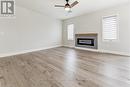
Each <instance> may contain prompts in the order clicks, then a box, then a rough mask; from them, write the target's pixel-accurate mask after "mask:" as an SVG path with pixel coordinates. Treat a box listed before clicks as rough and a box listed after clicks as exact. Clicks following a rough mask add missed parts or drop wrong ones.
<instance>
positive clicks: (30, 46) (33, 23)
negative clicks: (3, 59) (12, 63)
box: [0, 7, 62, 56]
mask: <svg viewBox="0 0 130 87" xmlns="http://www.w3.org/2000/svg"><path fill="white" fill-rule="evenodd" d="M61 41H62V23H61V21H60V20H56V19H53V18H50V17H48V16H45V15H43V14H40V13H36V12H33V11H31V10H28V9H25V8H22V7H16V18H12V19H9V18H6V19H3V18H0V56H7V55H11V54H15V53H22V52H26V51H31V50H36V49H44V48H48V47H55V46H59V45H61Z"/></svg>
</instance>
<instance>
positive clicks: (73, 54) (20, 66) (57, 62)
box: [0, 47, 130, 87]
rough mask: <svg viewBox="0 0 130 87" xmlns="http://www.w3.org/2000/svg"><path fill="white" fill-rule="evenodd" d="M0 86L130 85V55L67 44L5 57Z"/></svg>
mask: <svg viewBox="0 0 130 87" xmlns="http://www.w3.org/2000/svg"><path fill="white" fill-rule="evenodd" d="M0 87H130V57H126V56H120V55H113V54H103V53H96V52H90V51H84V50H76V49H72V48H66V47H58V48H52V49H48V50H41V51H37V52H31V53H26V54H21V55H16V56H11V57H4V58H0Z"/></svg>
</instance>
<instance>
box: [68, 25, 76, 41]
mask: <svg viewBox="0 0 130 87" xmlns="http://www.w3.org/2000/svg"><path fill="white" fill-rule="evenodd" d="M67 33H68V40H74V24H70V25H68V26H67Z"/></svg>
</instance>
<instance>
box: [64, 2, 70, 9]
mask: <svg viewBox="0 0 130 87" xmlns="http://www.w3.org/2000/svg"><path fill="white" fill-rule="evenodd" d="M70 10H71V6H70V5H69V4H68V3H67V4H66V5H65V11H70Z"/></svg>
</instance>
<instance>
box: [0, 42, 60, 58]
mask: <svg viewBox="0 0 130 87" xmlns="http://www.w3.org/2000/svg"><path fill="white" fill-rule="evenodd" d="M61 46H62V45H56V46H50V47H43V48H38V49H30V50H24V51H20V52H15V53H6V54H0V58H3V57H8V56H14V55H20V54H25V53H30V52H35V51H40V50H46V49H51V48H56V47H61Z"/></svg>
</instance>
